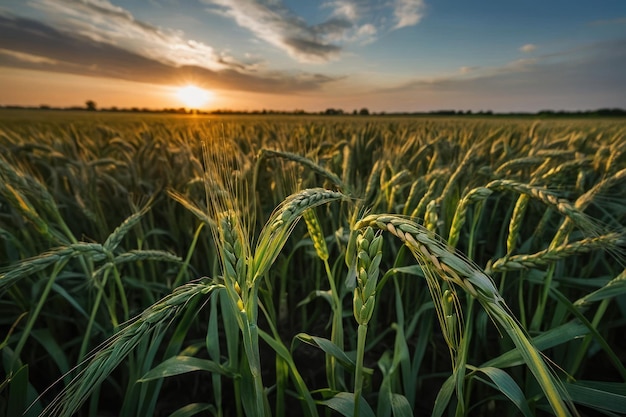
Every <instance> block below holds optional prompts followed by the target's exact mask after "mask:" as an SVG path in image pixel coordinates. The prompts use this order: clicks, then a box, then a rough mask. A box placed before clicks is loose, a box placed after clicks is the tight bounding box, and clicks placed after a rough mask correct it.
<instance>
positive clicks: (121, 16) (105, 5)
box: [29, 0, 233, 70]
mask: <svg viewBox="0 0 626 417" xmlns="http://www.w3.org/2000/svg"><path fill="white" fill-rule="evenodd" d="M29 5H31V6H32V7H34V8H37V9H40V10H42V11H43V12H45V13H46V14H47V15H48V16H50V19H51V24H53V25H54V26H56V27H59V28H63V30H64V31H67V32H72V33H74V34H78V35H81V36H83V37H87V38H90V39H91V40H93V41H96V42H99V43H106V44H110V45H115V46H118V47H122V45H123V48H125V49H130V50H133V51H136V52H137V53H139V54H141V55H143V56H146V57H149V58H152V59H156V60H158V61H161V62H166V63H169V64H172V65H197V66H201V67H205V68H208V69H211V70H220V69H225V68H228V66H227V65H225V64H224V59H223V57H222V56H221V55H220V54H219V53H217V52H216V51H215V50H214V49H213V48H212V47H211V46H209V45H206V44H204V43H202V42H200V41H196V40H191V39H185V37H184V34H183V33H182V32H181V31H176V30H171V29H163V28H159V27H156V26H153V25H150V24H148V23H145V22H142V21H139V20H136V19H135V18H134V17H133V15H132V14H131V13H130V12H129V11H128V10H125V9H123V8H121V7H119V6H115V5H113V4H111V3H110V2H109V1H108V0H33V1H31V2H29ZM232 60H233V59H232V58H229V59H228V61H232Z"/></svg>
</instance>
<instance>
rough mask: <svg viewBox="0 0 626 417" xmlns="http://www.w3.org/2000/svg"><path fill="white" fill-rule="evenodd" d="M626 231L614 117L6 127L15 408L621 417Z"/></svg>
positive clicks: (4, 342)
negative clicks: (485, 277) (561, 407)
mask: <svg viewBox="0 0 626 417" xmlns="http://www.w3.org/2000/svg"><path fill="white" fill-rule="evenodd" d="M203 143H205V147H204V149H203ZM319 188H323V189H325V190H330V191H323V190H320V189H319ZM306 189H314V190H312V191H307V192H304V193H302V191H303V190H306ZM298 192H300V194H297V195H296V197H289V196H290V195H293V194H294V193H298ZM379 214H389V215H393V216H387V217H384V216H383V217H379V218H378V220H377V221H371V222H367V221H360V222H359V220H360V219H363V218H366V216H368V215H369V216H372V215H379ZM300 216H304V220H306V221H301V222H298V220H299V219H300ZM370 218H373V217H370ZM407 219H412V220H414V221H415V222H414V223H407V222H409V220H407ZM264 225H267V227H265V229H264ZM355 225H357V226H358V228H362V230H363V234H362V235H359V234H358V232H357V231H356V230H355ZM367 226H372V227H373V229H371V230H372V232H374V234H367V233H372V232H366V230H370V229H367ZM401 226H402V228H401ZM625 227H626V121H623V120H622V119H584V120H583V119H580V120H579V119H545V120H536V119H532V118H528V119H526V118H519V119H513V118H511V119H503V118H495V117H492V118H478V117H476V118H475V117H463V118H426V117H424V118H421V117H420V118H409V117H404V118H403V117H390V116H389V117H364V116H353V117H352V116H341V117H337V116H330V117H324V116H306V117H299V116H281V117H273V116H272V117H267V116H239V117H238V116H228V117H218V116H207V117H205V116H202V117H200V116H199V117H193V116H163V115H153V114H150V115H132V114H105V113H96V114H91V113H87V112H77V113H71V112H44V111H22V112H18V111H8V110H7V111H2V112H0V267H1V268H2V269H0V349H1V350H0V353H1V354H2V368H1V369H2V373H0V414H2V413H3V412H4V413H5V414H6V415H19V414H16V413H22V412H24V410H26V408H27V407H28V406H29V405H31V404H33V406H32V407H31V408H30V409H28V413H30V414H31V415H39V414H40V413H41V412H42V411H43V410H44V408H45V407H46V406H48V405H49V404H52V407H51V408H49V409H47V410H46V411H45V412H46V413H48V412H49V413H50V414H51V415H69V413H71V412H72V411H74V410H76V409H78V410H80V413H81V415H93V416H96V415H108V414H110V415H128V416H133V415H170V413H173V412H175V411H176V410H178V414H176V415H194V413H196V412H198V413H205V414H206V413H210V414H212V415H220V416H222V415H223V416H231V415H244V414H245V415H275V416H283V415H318V414H319V415H325V413H327V412H329V411H330V410H332V412H333V413H336V414H337V415H354V414H356V413H357V411H356V410H360V411H358V413H360V415H371V414H370V413H374V414H375V415H378V416H385V415H391V413H392V412H393V415H396V416H397V415H411V414H415V415H418V414H419V415H421V414H428V415H430V414H431V413H433V414H435V415H511V416H513V415H519V414H520V413H523V414H526V415H535V414H539V415H541V414H542V413H547V414H550V413H553V412H554V413H556V414H559V411H558V403H559V401H562V402H563V403H565V405H566V406H567V407H570V405H571V403H572V402H573V403H574V404H575V406H576V408H577V409H578V410H579V411H580V413H581V414H583V415H618V414H620V413H624V412H626V392H625V390H624V388H623V387H624V383H625V382H626V368H625V367H624V363H625V362H626V336H625V335H624V330H623V329H624V327H625V326H626V320H625V318H626V295H625V294H626V275H625V269H624V265H625V257H624V228H625ZM381 229H384V232H383V230H381ZM406 234H411V236H415V237H416V238H415V239H417V238H421V239H423V241H422V240H420V241H419V242H417V241H416V242H415V243H416V246H411V244H412V242H411V239H412V238H408V240H407V238H406ZM435 234H436V235H438V236H440V237H441V238H442V239H444V240H445V241H444V242H443V243H441V241H440V240H438V238H436V237H435ZM374 239H376V240H375V242H376V243H374V244H372V243H371V242H373V241H374ZM364 242H365V243H364ZM435 242H439V243H435ZM370 245H371V247H372V248H374V246H376V247H377V248H378V246H379V245H380V248H379V249H380V250H373V249H372V250H370ZM455 249H456V250H458V251H459V252H455V251H454V250H455ZM279 251H280V252H279ZM439 251H440V252H439ZM461 254H463V255H461ZM357 259H358V260H357ZM444 261H445V262H444ZM442 264H443V265H442ZM377 266H379V268H378V267H377ZM361 268H362V269H361ZM464 268H465V269H464ZM355 270H356V278H355ZM465 270H467V273H466V275H463V274H462V273H461V272H462V271H465ZM361 271H363V272H364V273H365V275H360V273H361ZM460 271H461V272H460ZM475 271H485V272H486V273H488V274H489V276H490V277H491V278H492V279H493V283H494V286H493V288H492V287H491V286H490V284H488V283H486V281H480V280H479V278H477V277H479V276H482V275H479V274H482V272H475ZM481 279H482V278H481ZM368 280H370V282H373V284H371V285H370V286H367V285H366V284H367V281H368ZM476 280H477V281H476ZM489 282H490V281H489ZM435 283H439V284H435ZM437 285H440V288H439V289H437V288H436V286H437ZM481 285H482V286H481ZM355 286H356V289H355ZM434 287H435V288H434ZM364 294H365V295H371V297H373V298H372V301H371V303H370V304H371V308H370V307H369V305H370V304H368V307H365V306H364V304H366V303H367V301H368V299H369V298H368V297H367V296H365V297H364ZM359 297H360V299H358V300H357V298H359ZM490 297H491V298H490ZM498 297H502V299H501V300H502V301H499V300H500V299H499V298H498ZM475 300H478V301H479V302H475ZM239 302H241V303H239ZM355 302H356V303H361V304H363V305H361V304H358V308H355V307H354V306H353V303H355ZM490 303H492V304H493V305H502V306H504V305H505V304H506V306H507V307H506V308H504V310H505V311H503V312H502V313H501V314H503V315H506V314H511V315H512V316H514V317H515V318H516V319H517V321H515V322H514V323H513V324H511V326H512V328H515V326H518V325H519V327H521V328H523V329H525V330H526V332H521V330H520V331H519V332H518V333H515V332H513V333H510V331H513V330H511V329H507V328H505V327H506V325H507V324H506V320H505V323H504V324H503V322H501V321H499V317H500V316H498V314H500V313H494V312H493V311H491V310H489V308H491V307H490V306H492V304H490ZM361 307H363V308H361ZM488 313H489V314H488ZM364 323H365V326H363V325H364ZM363 327H365V328H366V329H365V331H366V333H365V331H364V330H363ZM516 337H519V339H516ZM526 337H528V339H532V340H533V346H534V347H536V348H537V349H539V350H540V351H541V352H543V354H545V357H546V358H549V359H547V360H546V361H545V362H546V363H548V364H549V365H548V366H550V368H551V369H552V371H550V372H549V376H546V377H545V380H543V382H542V378H541V373H542V370H541V369H543V368H533V365H532V364H533V363H541V362H542V359H541V357H537V358H535V357H533V356H532V352H533V348H532V347H531V346H530V345H528V347H527V348H526V347H524V346H526V345H524V343H525V342H524V340H526V339H525V338H526ZM525 349H528V350H525ZM529 362H530V364H529ZM256 365H258V367H257V366H256ZM538 366H539V365H538ZM81 371H82V373H81ZM81 378H82V379H81ZM72 381H74V382H72ZM551 386H553V387H556V389H555V391H554V392H552V391H551V390H550V387H551ZM49 387H50V388H49ZM47 388H49V389H48V390H47V391H46V389H47ZM354 392H361V393H362V396H359V395H357V396H356V397H355V396H354V394H353V393H354ZM39 395H41V397H38V396H39ZM55 398H56V399H57V400H56V401H55V402H53V400H54V399H55ZM355 398H358V400H357V401H355ZM361 399H362V401H361ZM355 403H356V404H355ZM554 410H556V411H554ZM569 410H570V411H569V412H572V413H575V412H573V411H571V407H570V408H569ZM566 412H568V411H566Z"/></svg>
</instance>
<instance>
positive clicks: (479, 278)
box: [354, 214, 578, 416]
mask: <svg viewBox="0 0 626 417" xmlns="http://www.w3.org/2000/svg"><path fill="white" fill-rule="evenodd" d="M367 227H373V228H378V229H380V230H383V231H388V232H390V233H391V234H393V235H394V236H396V237H398V238H399V239H400V240H401V241H402V242H403V243H404V244H405V245H406V246H407V247H408V248H409V250H410V251H411V253H412V254H413V255H414V257H415V258H416V259H417V261H418V262H419V263H420V266H422V269H424V274H425V276H426V278H427V280H428V281H429V282H428V285H429V288H430V289H431V293H433V297H435V296H436V294H437V293H439V292H440V291H441V290H440V283H438V282H433V281H434V276H438V277H440V278H441V279H442V280H443V281H445V282H447V283H448V284H452V283H453V284H456V285H458V286H459V287H461V288H462V289H463V290H464V291H466V292H467V293H469V294H470V295H471V296H473V297H474V298H476V299H477V300H478V301H479V302H480V304H481V305H482V306H483V308H484V309H485V310H486V311H487V313H488V314H489V315H490V316H491V317H492V319H493V320H494V321H495V322H497V323H498V324H499V325H500V326H501V327H502V328H503V329H504V330H505V331H506V332H507V334H508V335H509V337H510V338H511V340H512V341H513V343H514V344H515V346H516V347H517V349H518V350H519V352H520V354H521V355H522V357H523V359H524V362H525V363H526V365H527V366H528V367H529V368H530V370H531V372H532V373H533V375H534V376H535V378H536V379H537V381H538V383H539V385H540V386H541V388H542V390H543V392H544V394H545V395H546V398H547V399H548V401H549V403H550V405H551V406H552V408H553V410H554V412H555V413H556V415H558V416H571V415H578V413H577V411H576V409H575V408H574V406H573V404H571V401H569V400H567V399H568V394H567V393H566V391H565V388H564V387H563V386H562V383H561V382H560V381H559V380H558V379H557V377H556V376H555V375H554V374H553V371H552V370H551V369H550V368H549V367H548V366H547V364H546V363H545V361H544V360H543V358H542V356H541V353H540V352H539V351H538V350H537V349H536V348H535V346H534V345H533V344H532V343H531V342H530V340H529V338H528V337H527V335H526V332H525V331H524V330H523V329H522V327H521V326H520V325H519V324H518V322H517V320H516V319H515V318H514V317H513V316H512V315H511V313H510V312H509V310H508V307H507V306H506V303H505V302H504V299H503V298H502V297H501V296H500V294H499V292H498V290H497V289H496V287H495V285H494V283H493V281H492V280H491V279H490V278H489V277H488V276H487V275H486V274H485V273H484V272H483V271H482V270H481V269H480V268H479V267H478V266H476V265H474V264H473V263H472V262H470V261H469V260H467V259H466V258H465V257H463V256H462V255H460V254H459V253H456V252H455V251H454V250H453V249H449V248H448V247H447V246H446V244H445V243H444V242H443V240H442V239H439V238H437V236H435V234H434V233H432V232H431V231H429V230H427V229H426V228H424V227H423V226H421V225H419V224H418V223H416V222H414V221H412V220H410V219H407V218H403V217H399V216H394V215H388V214H373V215H369V216H366V217H364V218H363V219H361V220H359V221H358V222H357V223H356V224H355V226H354V228H355V229H357V230H360V229H365V228H367ZM433 287H435V291H434V292H433ZM436 288H439V291H437V290H436ZM441 300H442V298H439V299H435V300H433V301H434V302H435V306H437V313H438V316H439V320H440V323H441V325H442V327H443V330H444V332H443V333H444V336H445V338H446V341H447V342H448V344H449V345H450V348H451V349H452V350H454V349H456V346H455V342H456V340H458V339H457V338H456V337H455V336H454V334H451V333H454V332H455V331H456V330H455V329H448V325H447V322H446V317H445V314H444V313H445V312H444V311H443V310H444V306H442V305H441V304H440V303H441ZM458 328H459V331H460V328H461V326H458ZM564 398H565V399H566V400H565V401H567V403H568V404H567V405H566V404H565V401H564Z"/></svg>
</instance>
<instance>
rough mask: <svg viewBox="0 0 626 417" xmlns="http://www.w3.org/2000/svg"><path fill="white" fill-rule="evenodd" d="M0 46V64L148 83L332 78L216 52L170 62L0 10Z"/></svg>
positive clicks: (291, 85) (307, 85) (251, 87)
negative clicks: (263, 66)
mask: <svg viewBox="0 0 626 417" xmlns="http://www.w3.org/2000/svg"><path fill="white" fill-rule="evenodd" d="M63 3H67V2H63ZM124 46H126V45H124ZM0 50H2V53H0V66H8V67H15V68H23V69H36V70H41V71H52V72H60V73H71V74H78V75H90V76H97V77H108V78H118V79H124V80H131V81H139V82H148V83H160V84H171V83H176V82H179V81H180V80H189V79H193V80H196V82H198V83H204V84H206V85H209V86H212V87H213V88H223V89H234V90H243V91H257V92H276V93H280V92H287V93H288V92H295V91H306V90H315V89H319V88H320V87H321V86H322V85H324V84H325V83H327V82H329V81H332V80H333V78H331V77H327V76H324V75H322V74H311V73H305V72H299V73H294V72H279V71H275V72H270V71H263V72H260V71H256V67H253V68H252V69H249V68H248V67H247V66H245V65H242V64H240V63H236V62H230V61H229V60H228V59H227V57H221V56H216V58H215V65H214V66H213V67H209V66H203V65H198V64H194V62H196V61H193V60H191V61H182V62H181V61H177V62H176V63H174V62H172V61H168V60H164V59H160V57H152V56H150V54H148V53H146V54H142V53H141V52H142V51H140V50H137V49H127V48H126V47H122V46H119V45H116V42H111V41H104V40H102V39H99V38H98V37H94V36H86V35H85V34H82V33H77V32H76V31H67V30H60V29H57V28H55V27H52V26H50V25H47V24H45V23H42V22H39V21H36V20H33V19H27V18H21V17H17V16H12V15H7V14H2V13H0ZM187 62H189V63H187ZM214 68H215V69H214Z"/></svg>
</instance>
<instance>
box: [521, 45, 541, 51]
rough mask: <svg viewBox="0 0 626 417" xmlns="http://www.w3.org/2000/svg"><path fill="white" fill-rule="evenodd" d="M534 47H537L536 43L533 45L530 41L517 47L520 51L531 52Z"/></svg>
mask: <svg viewBox="0 0 626 417" xmlns="http://www.w3.org/2000/svg"><path fill="white" fill-rule="evenodd" d="M535 49H537V45H534V44H532V43H527V44H526V45H522V46H520V48H519V50H520V51H521V52H532V51H534V50H535Z"/></svg>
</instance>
